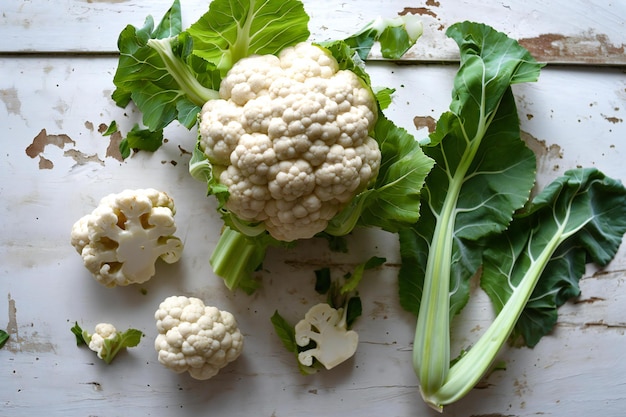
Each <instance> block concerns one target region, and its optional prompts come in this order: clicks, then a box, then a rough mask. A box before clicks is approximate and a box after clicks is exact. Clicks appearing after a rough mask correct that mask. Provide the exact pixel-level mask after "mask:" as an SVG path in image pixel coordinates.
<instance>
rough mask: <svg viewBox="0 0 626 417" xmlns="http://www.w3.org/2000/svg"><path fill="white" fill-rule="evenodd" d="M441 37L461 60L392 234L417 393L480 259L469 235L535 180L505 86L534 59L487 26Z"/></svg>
mask: <svg viewBox="0 0 626 417" xmlns="http://www.w3.org/2000/svg"><path fill="white" fill-rule="evenodd" d="M447 35H448V36H449V37H451V38H452V39H454V40H455V41H456V43H457V44H458V46H459V50H460V55H461V65H460V68H459V70H458V72H457V74H456V77H455V79H454V89H453V92H452V102H451V104H450V110H449V111H448V112H446V113H444V114H443V115H442V116H441V118H440V119H439V121H438V122H437V127H436V129H435V131H434V132H433V133H432V134H431V135H430V143H429V146H427V147H426V148H425V149H424V151H425V153H426V154H427V155H428V156H430V157H431V158H433V159H434V160H435V167H434V168H433V170H432V172H431V173H430V175H429V176H428V178H427V179H426V185H425V188H424V190H423V191H422V204H421V209H422V213H421V216H420V221H419V222H417V223H416V224H415V225H413V226H412V228H411V230H406V231H401V232H400V245H401V255H402V264H403V265H402V267H401V269H400V274H399V280H400V302H401V304H402V306H403V307H404V308H406V309H407V310H409V311H412V312H415V313H417V314H418V320H417V326H416V336H415V343H414V351H413V353H414V355H413V360H414V366H415V368H416V370H417V372H418V376H419V379H420V383H421V389H422V394H423V395H424V397H425V398H426V397H428V396H429V395H430V394H431V393H433V392H436V391H437V390H438V389H439V388H440V387H441V385H442V384H443V383H444V381H445V379H446V375H447V372H448V369H449V368H448V366H449V365H448V363H449V361H450V333H449V325H450V320H451V317H452V316H453V315H454V314H456V313H457V312H458V311H459V310H460V309H461V308H462V307H463V306H464V305H465V303H466V301H467V299H468V297H469V284H468V281H469V278H470V277H471V276H472V275H473V274H474V273H475V272H476V270H477V269H478V267H479V265H480V262H481V254H480V247H479V246H478V245H475V243H476V242H479V241H480V240H481V239H482V238H484V237H486V236H489V235H491V234H494V233H499V232H501V231H502V230H504V229H505V228H506V227H507V226H508V224H509V222H510V221H511V219H512V216H513V213H514V212H515V211H516V210H518V209H520V208H521V207H523V205H524V203H525V202H526V201H527V199H528V196H529V194H530V190H531V189H532V187H533V185H534V181H535V163H536V162H535V156H534V154H533V153H532V151H530V149H528V148H527V147H526V146H525V144H524V143H523V142H522V141H521V139H520V129H519V120H518V116H517V109H516V106H515V99H514V97H513V93H512V90H511V85H512V84H515V83H518V82H525V81H534V80H536V79H537V77H538V75H539V71H540V68H541V64H539V63H537V62H536V61H535V60H534V59H533V58H532V56H531V55H530V54H529V53H528V51H527V50H525V49H524V48H523V47H521V46H520V45H519V44H518V43H517V42H516V41H514V40H512V39H510V38H508V37H507V36H506V35H505V34H503V33H500V32H497V31H496V30H494V29H493V28H491V27H489V26H486V25H482V24H478V23H472V22H462V23H458V24H455V25H453V26H451V27H450V28H449V29H448V31H447ZM424 260H426V262H425V263H424ZM417 300H420V301H419V302H416V301H417Z"/></svg>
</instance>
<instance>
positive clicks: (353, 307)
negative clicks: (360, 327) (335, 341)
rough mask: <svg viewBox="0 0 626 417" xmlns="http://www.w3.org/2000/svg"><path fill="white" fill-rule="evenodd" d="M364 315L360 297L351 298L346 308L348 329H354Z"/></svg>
mask: <svg viewBox="0 0 626 417" xmlns="http://www.w3.org/2000/svg"><path fill="white" fill-rule="evenodd" d="M361 314H363V305H362V304H361V298H360V297H350V299H349V300H348V303H347V306H346V328H347V329H350V328H352V325H353V324H354V322H355V321H356V319H357V318H359V317H361Z"/></svg>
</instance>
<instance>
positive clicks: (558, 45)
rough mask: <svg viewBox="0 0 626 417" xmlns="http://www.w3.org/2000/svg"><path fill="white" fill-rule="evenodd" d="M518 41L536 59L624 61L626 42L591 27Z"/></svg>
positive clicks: (600, 62)
mask: <svg viewBox="0 0 626 417" xmlns="http://www.w3.org/2000/svg"><path fill="white" fill-rule="evenodd" d="M519 43H520V45H522V46H523V47H525V48H526V49H528V50H529V51H530V53H531V54H532V55H533V56H534V57H535V58H536V59H538V60H539V61H547V62H554V61H557V62H577V63H582V62H584V63H594V64H606V63H613V64H616V63H621V64H626V53H625V52H626V45H624V44H621V45H616V44H613V43H612V42H611V40H610V39H609V37H608V36H607V35H605V34H601V33H595V32H594V31H593V30H589V31H586V32H583V33H581V34H579V35H575V36H565V35H562V34H558V33H545V34H542V35H539V36H536V37H533V38H523V39H519Z"/></svg>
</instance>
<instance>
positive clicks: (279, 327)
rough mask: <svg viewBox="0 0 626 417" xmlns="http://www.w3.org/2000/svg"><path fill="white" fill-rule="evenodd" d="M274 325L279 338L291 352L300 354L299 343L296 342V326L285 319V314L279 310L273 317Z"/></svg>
mask: <svg viewBox="0 0 626 417" xmlns="http://www.w3.org/2000/svg"><path fill="white" fill-rule="evenodd" d="M270 320H271V322H272V325H273V326H274V331H275V332H276V335H278V338H279V339H280V341H281V342H282V343H283V346H285V349H287V350H288V351H289V352H291V353H295V354H298V345H297V344H296V331H295V329H294V327H293V326H292V325H291V324H289V323H288V322H287V320H285V318H284V317H283V316H281V315H280V314H279V313H278V310H276V311H274V314H273V315H272V317H271V319H270Z"/></svg>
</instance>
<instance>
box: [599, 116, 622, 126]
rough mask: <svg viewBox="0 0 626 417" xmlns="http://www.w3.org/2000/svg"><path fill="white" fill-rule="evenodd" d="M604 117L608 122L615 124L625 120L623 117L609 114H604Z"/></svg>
mask: <svg viewBox="0 0 626 417" xmlns="http://www.w3.org/2000/svg"><path fill="white" fill-rule="evenodd" d="M602 117H604V120H606V121H607V122H609V123H613V124H617V123H622V122H623V121H624V120H623V119H621V118H619V117H615V116H607V115H605V114H603V115H602Z"/></svg>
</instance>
